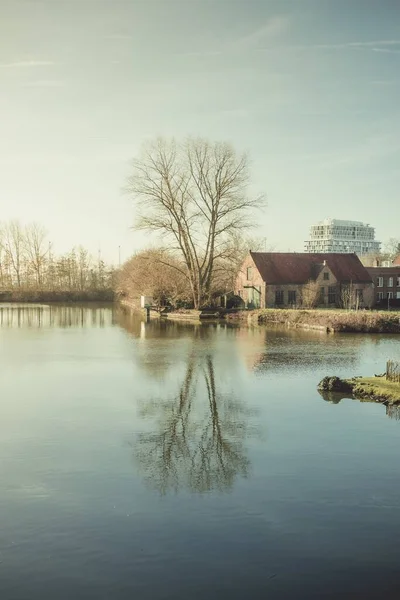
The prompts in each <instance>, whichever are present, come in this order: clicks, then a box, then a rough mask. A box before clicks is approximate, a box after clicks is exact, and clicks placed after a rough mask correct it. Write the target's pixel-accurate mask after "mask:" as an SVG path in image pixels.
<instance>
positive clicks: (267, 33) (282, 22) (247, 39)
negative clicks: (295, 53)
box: [235, 15, 290, 48]
mask: <svg viewBox="0 0 400 600" xmlns="http://www.w3.org/2000/svg"><path fill="white" fill-rule="evenodd" d="M289 27H290V18H289V17H288V16H287V15H276V16H274V17H271V18H270V19H268V21H267V22H266V23H265V24H264V25H262V27H259V28H258V29H256V30H255V31H253V32H251V33H249V34H248V35H246V36H244V37H242V38H241V39H239V40H237V42H236V44H235V45H236V46H237V47H246V48H247V47H250V48H252V47H254V46H257V45H258V44H259V43H260V42H268V41H271V40H274V39H276V38H279V37H281V36H282V35H283V34H285V33H286V32H287V31H288V30H289Z"/></svg>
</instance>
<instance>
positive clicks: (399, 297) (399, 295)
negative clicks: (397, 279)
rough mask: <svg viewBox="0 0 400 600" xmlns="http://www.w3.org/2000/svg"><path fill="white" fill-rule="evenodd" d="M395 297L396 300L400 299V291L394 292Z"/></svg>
mask: <svg viewBox="0 0 400 600" xmlns="http://www.w3.org/2000/svg"><path fill="white" fill-rule="evenodd" d="M396 298H397V300H400V292H396Z"/></svg>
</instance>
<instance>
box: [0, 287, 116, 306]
mask: <svg viewBox="0 0 400 600" xmlns="http://www.w3.org/2000/svg"><path fill="white" fill-rule="evenodd" d="M114 300H115V294H114V291H113V290H112V289H99V290H13V291H10V292H1V291H0V303H1V302H5V303H15V304H37V303H39V304H43V303H44V304H46V303H56V302H59V303H75V302H76V303H77V302H114Z"/></svg>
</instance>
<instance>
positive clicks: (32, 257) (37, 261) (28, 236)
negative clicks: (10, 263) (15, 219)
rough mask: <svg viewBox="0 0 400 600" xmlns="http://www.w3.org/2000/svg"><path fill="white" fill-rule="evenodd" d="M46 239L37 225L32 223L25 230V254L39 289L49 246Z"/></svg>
mask: <svg viewBox="0 0 400 600" xmlns="http://www.w3.org/2000/svg"><path fill="white" fill-rule="evenodd" d="M46 238H47V231H46V230H45V229H44V227H42V225H39V224H38V223H32V224H31V225H28V226H27V227H26V228H25V232H24V237H23V241H24V248H25V253H26V257H27V261H28V264H29V266H30V268H31V269H32V270H33V272H34V273H35V279H36V284H37V286H38V287H39V288H40V287H42V284H43V272H44V268H45V265H46V262H47V260H48V255H49V244H48V242H47V240H46Z"/></svg>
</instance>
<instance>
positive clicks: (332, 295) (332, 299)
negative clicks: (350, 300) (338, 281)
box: [328, 285, 336, 304]
mask: <svg viewBox="0 0 400 600" xmlns="http://www.w3.org/2000/svg"><path fill="white" fill-rule="evenodd" d="M328 304H336V287H335V286H334V285H330V286H329V287H328Z"/></svg>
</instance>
